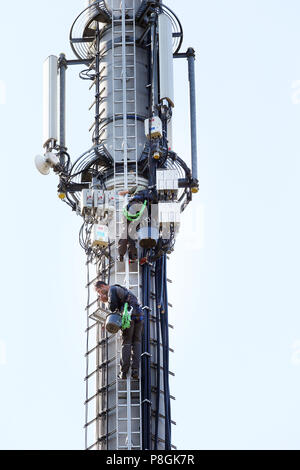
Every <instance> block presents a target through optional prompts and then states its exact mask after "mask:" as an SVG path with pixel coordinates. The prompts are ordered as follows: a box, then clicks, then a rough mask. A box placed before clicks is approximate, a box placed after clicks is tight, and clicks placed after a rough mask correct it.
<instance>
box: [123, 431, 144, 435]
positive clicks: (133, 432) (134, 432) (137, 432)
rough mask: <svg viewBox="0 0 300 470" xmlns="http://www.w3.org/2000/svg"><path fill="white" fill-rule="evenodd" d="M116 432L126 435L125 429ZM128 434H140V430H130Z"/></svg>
mask: <svg viewBox="0 0 300 470" xmlns="http://www.w3.org/2000/svg"><path fill="white" fill-rule="evenodd" d="M118 434H120V435H127V434H128V432H126V431H125V432H123V431H119V432H118ZM130 434H141V432H140V431H132V432H131V433H130Z"/></svg>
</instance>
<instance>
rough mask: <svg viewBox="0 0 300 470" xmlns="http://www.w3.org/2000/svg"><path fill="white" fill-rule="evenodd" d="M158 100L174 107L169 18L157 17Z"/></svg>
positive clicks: (171, 37)
mask: <svg viewBox="0 0 300 470" xmlns="http://www.w3.org/2000/svg"><path fill="white" fill-rule="evenodd" d="M158 28H159V70H160V100H161V101H162V100H164V99H166V100H168V101H169V103H170V104H171V106H174V68H173V30H172V22H171V20H170V18H169V17H168V16H167V15H165V14H164V13H162V14H161V15H159V16H158Z"/></svg>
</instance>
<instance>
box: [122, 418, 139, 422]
mask: <svg viewBox="0 0 300 470" xmlns="http://www.w3.org/2000/svg"><path fill="white" fill-rule="evenodd" d="M140 419H141V418H130V420H131V421H140ZM119 421H128V419H127V418H119Z"/></svg>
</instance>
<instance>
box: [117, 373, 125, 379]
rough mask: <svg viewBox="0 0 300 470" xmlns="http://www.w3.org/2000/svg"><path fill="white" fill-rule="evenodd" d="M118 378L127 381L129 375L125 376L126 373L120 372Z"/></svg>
mask: <svg viewBox="0 0 300 470" xmlns="http://www.w3.org/2000/svg"><path fill="white" fill-rule="evenodd" d="M118 378H119V379H120V380H126V379H127V375H126V374H125V372H119V375H118Z"/></svg>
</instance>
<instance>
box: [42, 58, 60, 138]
mask: <svg viewBox="0 0 300 470" xmlns="http://www.w3.org/2000/svg"><path fill="white" fill-rule="evenodd" d="M57 71H58V58H57V57H56V56H54V55H51V56H49V57H48V58H47V59H46V60H45V62H44V68H43V78H44V83H43V114H44V117H43V146H44V147H46V146H47V144H49V142H51V141H55V142H56V141H57V140H58V128H57V122H58V119H57V115H58V113H57V99H58V93H57Z"/></svg>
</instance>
